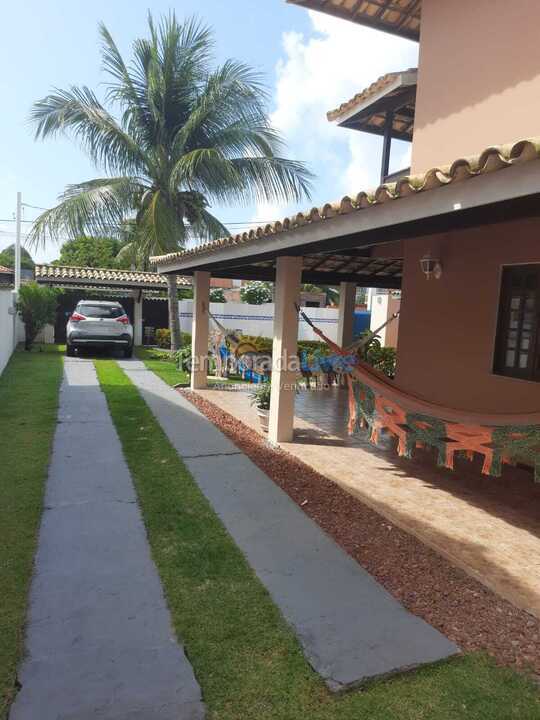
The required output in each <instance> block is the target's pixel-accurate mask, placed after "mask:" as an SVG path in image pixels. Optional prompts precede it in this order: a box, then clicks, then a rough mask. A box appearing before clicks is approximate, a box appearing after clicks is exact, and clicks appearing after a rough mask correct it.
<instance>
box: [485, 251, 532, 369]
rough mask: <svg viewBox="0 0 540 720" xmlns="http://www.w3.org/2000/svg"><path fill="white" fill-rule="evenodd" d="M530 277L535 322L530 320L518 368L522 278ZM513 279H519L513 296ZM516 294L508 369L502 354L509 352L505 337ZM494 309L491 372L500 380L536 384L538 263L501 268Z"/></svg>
mask: <svg viewBox="0 0 540 720" xmlns="http://www.w3.org/2000/svg"><path fill="white" fill-rule="evenodd" d="M531 275H535V276H536V298H535V307H534V314H535V317H536V321H534V320H533V327H532V330H531V338H530V343H529V348H530V349H529V350H528V360H527V367H526V368H520V367H519V355H520V354H522V352H523V351H522V350H521V351H520V347H519V346H520V343H521V339H522V333H523V314H524V300H525V296H526V293H527V286H526V278H527V277H530V276H531ZM516 277H517V278H521V288H520V290H518V291H517V293H516V290H515V288H516V287H518V285H517V284H516V283H515V280H516ZM516 294H518V295H519V297H520V298H521V303H520V307H519V308H518V310H519V318H518V327H517V328H516V331H517V333H516V334H517V337H516V344H515V352H516V362H515V365H514V367H510V366H508V365H507V364H506V353H507V351H508V349H509V348H508V335H509V333H510V331H511V330H512V329H513V328H511V327H510V317H511V313H512V307H511V300H512V296H514V297H515V296H516ZM498 308H499V313H498V321H497V335H496V339H495V354H494V365H493V372H494V373H495V374H496V375H500V376H502V377H509V378H514V379H517V380H528V381H531V382H540V263H526V264H520V265H504V266H503V267H502V273H501V283H500V289H499V306H498Z"/></svg>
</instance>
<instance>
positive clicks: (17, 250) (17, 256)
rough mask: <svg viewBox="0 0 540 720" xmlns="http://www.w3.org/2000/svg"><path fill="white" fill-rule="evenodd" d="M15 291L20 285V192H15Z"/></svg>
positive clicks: (17, 290)
mask: <svg viewBox="0 0 540 720" xmlns="http://www.w3.org/2000/svg"><path fill="white" fill-rule="evenodd" d="M15 218H16V220H15V223H16V225H15V292H16V293H18V292H19V289H20V287H21V223H22V194H21V193H20V192H18V193H17V214H16V216H15Z"/></svg>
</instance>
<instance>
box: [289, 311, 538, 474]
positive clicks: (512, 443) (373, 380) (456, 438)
mask: <svg viewBox="0 0 540 720" xmlns="http://www.w3.org/2000/svg"><path fill="white" fill-rule="evenodd" d="M296 307H297V310H298V312H299V313H300V315H301V316H302V318H303V319H304V320H305V321H306V322H307V323H308V324H309V325H310V326H311V328H312V329H313V332H314V333H315V334H316V335H318V337H320V338H321V340H322V341H323V342H325V343H326V344H327V345H328V346H329V347H330V348H331V349H332V351H333V352H334V353H336V355H340V356H344V355H346V356H347V357H348V360H349V362H348V365H347V368H346V378H347V386H348V391H349V423H348V430H349V433H353V432H355V431H357V430H358V429H359V428H361V427H367V428H368V430H369V433H370V440H371V442H373V443H374V444H378V442H379V440H380V437H381V434H382V433H386V434H390V435H392V436H394V437H395V438H397V441H398V445H397V451H398V454H399V455H400V456H402V457H407V458H411V457H412V453H413V450H414V448H419V447H426V446H427V447H434V448H436V450H437V452H438V457H437V461H438V464H439V465H440V466H443V467H446V468H450V469H453V468H454V458H455V455H456V454H464V455H465V456H466V457H467V458H468V459H469V460H472V459H473V457H474V453H475V452H476V453H479V454H480V455H482V456H483V458H484V462H483V466H482V472H483V473H484V474H486V475H494V476H499V475H500V474H501V469H502V465H503V463H509V464H515V462H517V461H522V462H526V463H527V464H530V465H532V466H533V467H534V469H535V480H536V481H537V482H540V413H531V414H527V415H523V414H512V413H495V414H489V415H488V414H485V413H476V412H471V411H466V410H459V409H456V408H448V407H444V406H441V405H437V404H435V403H430V402H428V401H427V400H424V399H422V398H419V397H417V396H415V395H412V394H410V393H406V392H404V391H403V390H400V389H399V388H397V387H396V386H395V385H394V384H393V383H392V382H391V381H390V380H389V379H388V378H387V377H386V376H384V375H383V374H382V373H380V372H378V371H377V370H374V369H373V368H372V367H370V366H369V365H367V363H365V362H362V360H360V358H358V356H356V357H355V358H354V361H352V362H351V360H350V357H351V348H353V347H355V348H356V349H359V348H360V347H361V346H362V344H366V343H367V342H369V340H370V339H371V338H372V337H374V335H376V334H377V332H379V331H380V330H381V329H382V328H383V327H384V326H385V325H387V324H388V323H389V322H391V321H392V320H393V319H395V317H396V315H397V314H395V315H394V316H392V318H390V319H389V320H388V321H387V322H386V323H384V325H383V326H381V327H380V328H378V329H377V330H376V331H375V332H373V333H370V335H369V336H368V338H366V339H363V340H362V341H360V342H359V343H355V344H354V345H353V346H351V347H349V348H341V347H339V345H337V344H336V343H334V342H332V340H330V339H329V338H327V337H326V335H325V334H324V333H323V332H322V331H321V330H319V328H317V327H316V326H315V325H314V324H313V322H312V321H311V320H310V319H309V318H308V317H307V315H306V314H305V313H304V312H303V311H302V310H301V309H300V308H299V307H298V306H296Z"/></svg>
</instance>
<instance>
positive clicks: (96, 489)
mask: <svg viewBox="0 0 540 720" xmlns="http://www.w3.org/2000/svg"><path fill="white" fill-rule="evenodd" d="M58 420H59V424H58V427H57V430H56V434H55V439H54V445H53V454H52V460H51V465H50V468H49V477H48V482H47V489H46V495H45V511H44V514H43V519H42V524H41V529H40V535H39V546H38V552H37V557H36V565H35V571H34V577H33V580H32V587H31V593H30V609H29V617H28V626H27V636H26V651H27V655H26V658H25V660H24V662H23V665H22V668H21V669H20V672H19V681H20V683H21V685H22V688H21V690H20V692H19V693H18V695H17V697H16V700H15V702H14V704H13V706H12V709H11V713H10V720H36V719H37V718H39V720H90V718H92V719H93V720H95V719H97V718H99V720H128V719H129V720H200V719H202V718H204V716H205V712H204V706H203V704H202V701H201V693H200V689H199V686H198V684H197V681H196V679H195V677H194V674H193V670H192V668H191V665H190V664H189V662H188V661H187V659H186V657H185V655H184V652H183V649H182V648H181V647H180V646H179V645H178V643H177V641H176V638H175V635H174V631H173V629H172V626H171V621H170V616H169V611H168V609H167V606H166V603H165V598H164V595H163V591H162V588H161V583H160V580H159V577H158V574H157V571H156V568H155V566H154V563H153V561H152V558H151V556H150V548H149V546H148V542H147V538H146V533H145V528H144V525H143V522H142V518H141V514H140V511H139V508H138V505H137V499H136V496H135V491H134V488H133V484H132V481H131V477H130V475H129V471H128V468H127V465H126V462H125V460H124V457H123V455H122V451H121V446H120V441H119V439H118V436H117V434H116V431H115V428H114V426H113V423H112V420H111V417H110V415H109V411H108V408H107V404H106V400H105V397H104V395H103V393H102V392H101V390H100V388H99V384H98V380H97V376H96V373H95V369H94V366H93V363H92V361H91V360H84V359H67V358H66V362H65V370H64V381H63V383H62V387H61V392H60V410H59V417H58Z"/></svg>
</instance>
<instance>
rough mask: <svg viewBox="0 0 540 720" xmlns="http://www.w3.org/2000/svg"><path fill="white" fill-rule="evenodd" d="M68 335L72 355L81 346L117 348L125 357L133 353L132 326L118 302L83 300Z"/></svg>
mask: <svg viewBox="0 0 540 720" xmlns="http://www.w3.org/2000/svg"><path fill="white" fill-rule="evenodd" d="M66 338H67V345H66V354H67V355H69V356H70V357H72V356H73V355H75V350H76V348H81V347H117V348H122V349H123V351H124V357H128V358H129V357H131V356H132V355H133V325H132V324H131V323H130V321H129V318H128V316H127V314H126V311H125V310H124V308H123V307H122V306H121V305H120V303H117V302H105V301H103V300H81V301H80V302H79V303H78V304H77V307H76V308H75V310H74V311H73V314H72V315H71V317H70V318H69V320H68V324H67V327H66Z"/></svg>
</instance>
